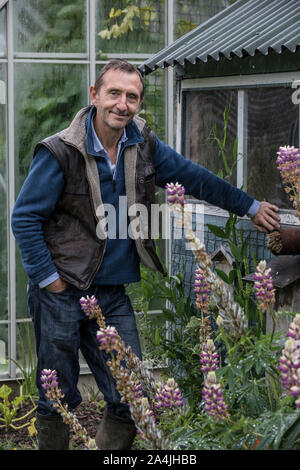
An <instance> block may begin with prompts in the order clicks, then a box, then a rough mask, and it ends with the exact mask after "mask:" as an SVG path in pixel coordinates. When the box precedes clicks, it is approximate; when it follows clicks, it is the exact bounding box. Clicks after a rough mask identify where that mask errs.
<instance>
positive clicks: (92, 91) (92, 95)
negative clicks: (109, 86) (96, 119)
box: [90, 85, 97, 104]
mask: <svg viewBox="0 0 300 470" xmlns="http://www.w3.org/2000/svg"><path fill="white" fill-rule="evenodd" d="M96 96H97V92H96V90H95V87H94V86H93V85H91V86H90V100H91V103H92V104H95V101H96Z"/></svg>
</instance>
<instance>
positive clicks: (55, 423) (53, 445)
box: [35, 413, 69, 450]
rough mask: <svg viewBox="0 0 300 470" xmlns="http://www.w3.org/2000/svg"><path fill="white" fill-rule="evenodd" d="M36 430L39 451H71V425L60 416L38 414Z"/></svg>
mask: <svg viewBox="0 0 300 470" xmlns="http://www.w3.org/2000/svg"><path fill="white" fill-rule="evenodd" d="M35 425H36V429H37V432H38V435H37V440H38V446H39V450H69V425H68V424H65V423H64V422H63V420H62V418H61V416H60V415H57V416H43V415H41V414H39V413H37V414H36V422H35Z"/></svg>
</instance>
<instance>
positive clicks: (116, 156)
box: [12, 59, 279, 450]
mask: <svg viewBox="0 0 300 470" xmlns="http://www.w3.org/2000/svg"><path fill="white" fill-rule="evenodd" d="M143 93H144V85H143V79H142V77H141V75H140V73H139V72H138V70H136V69H135V68H134V67H133V66H132V65H131V64H129V63H127V62H126V61H122V60H118V59H117V60H112V61H111V62H109V63H108V64H107V65H106V66H105V67H104V68H103V69H102V71H101V73H100V74H99V76H98V78H97V80H96V83H95V85H94V86H91V87H90V98H91V102H92V106H89V107H86V108H84V109H81V110H80V111H79V112H78V113H77V115H76V116H75V118H74V120H73V121H72V123H71V125H70V126H69V127H68V128H67V129H65V130H63V131H61V132H60V133H58V134H56V135H54V136H51V137H49V138H47V139H45V140H44V141H42V142H41V143H39V144H38V145H37V146H36V148H35V152H34V159H33V162H32V165H31V168H30V171H29V175H28V177H27V179H26V181H25V183H24V185H23V188H22V189H21V192H20V194H19V196H18V199H17V201H16V204H15V207H14V211H13V214H12V228H13V232H14V234H15V237H16V240H17V243H18V245H19V248H20V251H21V255H22V259H23V264H24V268H25V270H26V272H27V274H28V276H29V280H30V283H29V300H28V302H29V308H30V312H31V315H32V317H33V320H34V326H35V334H36V343H37V353H38V367H37V384H38V388H39V402H38V408H37V427H38V430H39V448H40V449H58V448H68V428H67V426H66V425H64V423H62V421H61V420H60V418H59V416H58V415H57V414H56V412H55V411H54V410H53V408H52V406H51V403H49V400H48V399H47V398H46V396H45V393H44V390H43V389H42V387H41V385H40V381H39V378H40V372H41V370H42V369H44V368H46V369H55V370H56V371H57V373H58V378H59V383H60V386H61V388H62V391H63V393H64V397H65V398H64V399H65V401H66V402H67V403H68V406H69V409H71V410H72V409H74V408H75V407H76V406H77V405H78V404H79V403H80V402H81V396H80V393H79V391H78V389H77V381H78V374H79V364H78V350H79V349H80V350H81V352H82V354H83V356H84V357H85V359H86V361H87V364H88V365H89V367H90V369H91V371H92V372H93V374H94V377H95V380H96V382H97V385H98V387H99V389H100V390H101V392H102V393H103V394H104V398H105V401H106V403H107V407H106V410H105V415H104V418H103V420H102V422H101V425H100V428H99V430H98V432H97V437H96V442H97V445H98V447H99V448H100V449H103V450H105V449H126V448H130V445H131V442H132V440H133V438H134V435H135V426H134V423H133V421H132V419H131V416H130V412H129V409H128V406H127V405H126V404H121V403H120V396H119V394H118V393H117V391H116V388H115V385H114V382H113V380H112V377H111V375H110V373H109V370H108V367H107V365H106V361H105V359H106V356H105V354H104V353H103V352H100V351H99V349H98V345H97V343H96V330H97V326H96V324H95V323H94V322H93V321H89V320H87V319H86V318H85V317H84V314H83V312H82V311H81V309H80V305H79V299H80V298H81V297H82V296H86V295H95V296H96V297H97V298H98V299H99V304H100V306H101V308H102V311H103V314H104V315H105V318H106V323H107V325H111V326H115V327H116V329H117V331H118V333H119V334H120V336H121V337H122V338H123V340H124V341H125V342H126V343H127V344H130V345H131V347H132V349H133V352H134V353H135V354H137V355H138V356H139V357H141V350H140V344H139V338H138V333H137V329H136V324H135V319H134V312H133V308H132V306H131V304H130V301H129V299H128V297H127V296H126V295H125V292H124V284H126V283H130V282H137V281H138V280H139V279H140V273H139V264H140V262H142V263H144V264H145V265H146V266H148V267H150V268H153V269H156V270H158V271H160V272H163V268H162V265H161V263H160V261H159V259H158V257H157V255H156V252H155V246H154V242H153V240H151V239H150V238H145V239H141V238H137V239H135V240H134V239H133V238H132V237H130V236H129V235H127V236H126V237H124V236H122V237H121V236H119V235H120V233H121V232H122V233H124V226H125V228H126V229H127V228H128V223H129V218H128V216H127V211H126V210H124V206H121V204H120V203H119V201H120V199H119V198H120V197H121V196H123V197H124V196H126V197H127V204H128V208H130V207H131V206H133V205H134V204H135V203H139V204H143V205H144V206H146V207H147V208H148V209H150V206H151V203H153V202H154V191H155V185H158V186H160V187H164V186H165V184H166V183H169V182H174V183H175V182H179V183H181V184H183V185H184V186H185V188H186V190H187V193H188V194H192V195H193V196H195V197H197V198H198V199H204V200H206V201H208V202H210V203H211V204H215V205H217V206H219V207H222V208H225V209H227V210H229V211H231V212H234V213H236V214H238V215H240V216H243V215H245V214H247V213H248V214H249V215H250V216H251V217H252V221H253V224H254V226H255V227H257V228H258V229H259V230H260V231H263V232H269V231H271V230H272V229H274V228H277V227H278V224H279V217H278V215H277V214H276V212H277V210H278V209H277V207H276V206H273V205H271V204H269V203H267V202H261V203H259V202H258V201H255V200H254V199H253V198H252V197H251V196H249V195H247V194H246V193H244V192H243V191H241V190H239V189H237V188H235V187H234V186H231V185H230V184H228V183H227V182H225V181H224V180H222V179H220V178H218V177H217V176H215V175H214V174H212V173H211V172H209V171H207V170H206V169H204V168H203V167H201V166H199V165H197V164H195V163H193V162H190V161H189V160H186V159H184V157H182V156H181V155H179V154H178V153H176V152H175V151H174V150H172V149H171V148H170V147H168V146H166V145H165V144H164V143H162V142H161V141H160V140H159V139H158V138H157V137H156V136H155V135H154V133H153V132H152V131H151V130H150V129H149V127H148V126H147V125H146V123H145V121H144V120H142V119H141V118H138V117H137V113H138V110H139V108H140V105H141V103H142V100H143ZM104 204H111V205H112V206H113V207H114V208H115V211H116V221H117V227H116V233H117V236H116V238H114V237H112V238H109V237H108V238H105V236H102V235H103V233H102V231H101V223H100V222H101V214H103V207H104ZM119 211H120V213H119ZM150 212H151V211H148V213H150ZM148 230H149V233H151V219H149V227H148Z"/></svg>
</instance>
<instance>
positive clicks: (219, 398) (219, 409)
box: [202, 371, 229, 421]
mask: <svg viewBox="0 0 300 470" xmlns="http://www.w3.org/2000/svg"><path fill="white" fill-rule="evenodd" d="M202 398H203V400H204V401H205V411H206V412H207V414H209V415H210V416H212V417H213V418H214V419H215V420H216V421H221V420H224V419H226V418H229V413H228V410H227V405H226V403H225V400H224V396H223V391H222V389H221V385H220V384H219V383H218V381H217V378H216V374H215V372H214V371H209V372H208V374H207V377H206V381H205V385H204V387H203V389H202Z"/></svg>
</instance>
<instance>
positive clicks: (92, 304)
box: [79, 295, 98, 317]
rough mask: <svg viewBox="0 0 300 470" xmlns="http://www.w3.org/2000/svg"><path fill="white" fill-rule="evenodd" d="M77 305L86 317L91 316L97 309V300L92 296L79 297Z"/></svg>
mask: <svg viewBox="0 0 300 470" xmlns="http://www.w3.org/2000/svg"><path fill="white" fill-rule="evenodd" d="M79 303H80V306H81V308H82V310H83V311H84V313H85V314H86V316H87V317H89V316H90V315H93V314H94V313H95V310H96V308H97V307H98V299H97V298H96V297H95V296H94V295H92V296H91V297H90V296H88V295H87V296H86V297H81V299H80V300H79Z"/></svg>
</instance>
